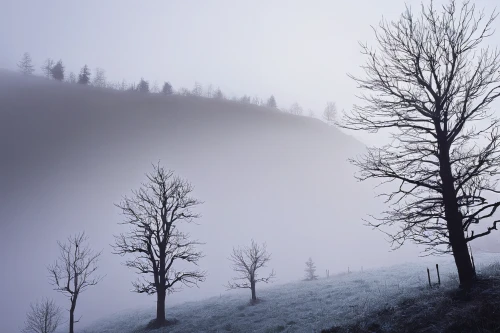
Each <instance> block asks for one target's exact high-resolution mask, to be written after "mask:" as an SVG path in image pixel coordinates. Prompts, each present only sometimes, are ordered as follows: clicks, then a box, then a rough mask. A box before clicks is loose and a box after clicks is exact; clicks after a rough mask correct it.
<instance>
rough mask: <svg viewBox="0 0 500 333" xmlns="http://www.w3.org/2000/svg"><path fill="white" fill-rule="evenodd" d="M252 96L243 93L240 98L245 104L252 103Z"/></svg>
mask: <svg viewBox="0 0 500 333" xmlns="http://www.w3.org/2000/svg"><path fill="white" fill-rule="evenodd" d="M251 100H252V99H251V97H250V96H247V95H243V96H242V97H240V99H239V102H240V103H243V104H250V103H251Z"/></svg>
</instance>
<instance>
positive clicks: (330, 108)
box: [323, 102, 337, 125]
mask: <svg viewBox="0 0 500 333" xmlns="http://www.w3.org/2000/svg"><path fill="white" fill-rule="evenodd" d="M323 120H324V121H326V123H327V124H328V125H332V124H333V123H335V121H336V120H337V105H335V102H328V103H326V107H325V110H324V111H323Z"/></svg>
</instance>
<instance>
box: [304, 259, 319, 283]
mask: <svg viewBox="0 0 500 333" xmlns="http://www.w3.org/2000/svg"><path fill="white" fill-rule="evenodd" d="M305 272H306V280H308V281H311V280H317V279H318V276H317V275H316V265H315V264H314V261H313V260H312V258H310V257H309V260H307V261H306V268H305Z"/></svg>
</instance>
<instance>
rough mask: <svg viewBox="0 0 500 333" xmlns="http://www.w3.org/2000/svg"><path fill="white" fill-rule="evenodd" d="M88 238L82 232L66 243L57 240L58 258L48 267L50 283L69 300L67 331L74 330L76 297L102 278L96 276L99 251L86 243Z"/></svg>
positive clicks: (70, 332) (71, 237)
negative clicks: (93, 249)
mask: <svg viewBox="0 0 500 333" xmlns="http://www.w3.org/2000/svg"><path fill="white" fill-rule="evenodd" d="M87 240H88V238H87V236H86V235H85V233H84V232H82V233H80V234H77V235H74V236H70V237H69V238H68V241H67V243H61V242H57V243H58V245H59V253H60V254H59V258H58V260H57V261H56V263H55V264H54V265H52V266H49V267H48V270H49V274H50V279H51V280H50V283H51V284H52V285H53V286H54V287H55V290H57V291H59V292H61V293H63V294H64V295H65V296H66V297H68V298H69V300H70V304H71V306H70V309H69V333H73V332H74V324H75V323H77V322H79V321H80V319H78V320H76V321H75V309H76V302H77V300H78V297H79V296H80V294H81V293H82V292H84V291H85V290H86V289H87V288H88V287H90V286H95V285H96V284H97V283H99V281H101V280H102V277H101V276H96V275H95V272H96V271H97V268H98V267H97V262H98V261H99V257H100V256H101V253H102V251H101V252H94V251H92V250H91V249H90V247H89V246H88V245H87V244H86V242H87Z"/></svg>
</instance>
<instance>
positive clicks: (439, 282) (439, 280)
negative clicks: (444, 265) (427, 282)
mask: <svg viewBox="0 0 500 333" xmlns="http://www.w3.org/2000/svg"><path fill="white" fill-rule="evenodd" d="M436 271H437V274H438V284H439V285H441V276H439V265H438V264H436Z"/></svg>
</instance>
